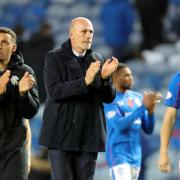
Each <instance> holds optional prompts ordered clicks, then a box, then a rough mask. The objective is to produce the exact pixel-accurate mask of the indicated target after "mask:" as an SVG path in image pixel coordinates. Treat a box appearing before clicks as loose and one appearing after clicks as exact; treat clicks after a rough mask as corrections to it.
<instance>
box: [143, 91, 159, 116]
mask: <svg viewBox="0 0 180 180" xmlns="http://www.w3.org/2000/svg"><path fill="white" fill-rule="evenodd" d="M161 99H162V95H161V94H160V93H159V92H152V91H149V92H145V93H144V97H143V104H144V105H145V106H146V108H147V109H148V111H149V113H150V114H152V113H153V112H154V109H155V106H156V104H157V103H159V102H160V101H161Z"/></svg>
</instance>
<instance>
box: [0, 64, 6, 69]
mask: <svg viewBox="0 0 180 180" xmlns="http://www.w3.org/2000/svg"><path fill="white" fill-rule="evenodd" d="M6 67H7V64H6V63H0V71H4V70H5V69H6Z"/></svg>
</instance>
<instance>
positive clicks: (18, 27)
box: [14, 24, 26, 55]
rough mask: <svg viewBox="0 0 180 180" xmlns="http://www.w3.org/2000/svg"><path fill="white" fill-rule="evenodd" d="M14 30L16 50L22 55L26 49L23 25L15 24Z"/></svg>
mask: <svg viewBox="0 0 180 180" xmlns="http://www.w3.org/2000/svg"><path fill="white" fill-rule="evenodd" d="M14 32H15V33H16V34H17V36H18V38H17V46H18V50H19V51H20V52H21V53H22V54H23V55H24V53H25V50H26V43H25V41H24V38H23V34H24V28H23V26H22V25H21V24H16V26H15V27H14Z"/></svg>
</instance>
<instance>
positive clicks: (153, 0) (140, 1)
mask: <svg viewBox="0 0 180 180" xmlns="http://www.w3.org/2000/svg"><path fill="white" fill-rule="evenodd" d="M136 6H137V10H138V12H139V15H140V21H141V25H142V33H143V43H142V49H152V48H153V47H154V46H156V45H158V44H160V43H162V42H163V32H164V31H163V30H164V29H163V20H164V17H165V15H166V12H167V7H168V0H136Z"/></svg>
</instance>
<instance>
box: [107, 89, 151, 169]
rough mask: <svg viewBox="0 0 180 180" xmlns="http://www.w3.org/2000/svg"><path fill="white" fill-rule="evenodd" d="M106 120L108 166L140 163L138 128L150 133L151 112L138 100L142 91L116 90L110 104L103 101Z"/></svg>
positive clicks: (139, 131) (137, 164) (139, 132)
mask: <svg viewBox="0 0 180 180" xmlns="http://www.w3.org/2000/svg"><path fill="white" fill-rule="evenodd" d="M104 111H105V117H106V124H107V142H106V159H107V163H108V165H109V167H113V166H115V165H117V164H124V163H128V164H130V165H132V166H136V167H140V164H141V158H142V153H141V129H143V130H144V131H145V132H146V133H148V134H150V133H152V131H153V128H154V115H151V116H150V115H149V114H148V111H147V109H146V107H145V106H144V105H143V104H142V95H141V94H139V93H137V92H134V91H130V90H128V91H126V92H125V93H121V92H116V97H115V99H114V101H113V102H112V103H111V104H104Z"/></svg>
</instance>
